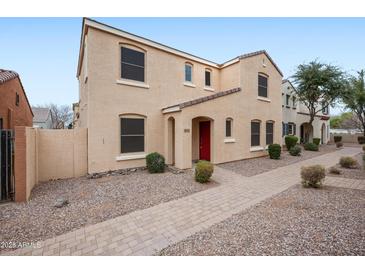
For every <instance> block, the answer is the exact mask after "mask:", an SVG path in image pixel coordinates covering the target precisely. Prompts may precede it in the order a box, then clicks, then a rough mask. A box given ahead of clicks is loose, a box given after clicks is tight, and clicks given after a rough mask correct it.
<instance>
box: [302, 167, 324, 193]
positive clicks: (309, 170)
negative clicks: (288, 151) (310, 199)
mask: <svg viewBox="0 0 365 274" xmlns="http://www.w3.org/2000/svg"><path fill="white" fill-rule="evenodd" d="M300 175H301V177H302V185H303V186H304V187H314V188H318V187H321V186H322V182H323V180H324V178H325V177H326V169H325V168H324V166H321V165H314V166H307V167H302V169H301V172H300Z"/></svg>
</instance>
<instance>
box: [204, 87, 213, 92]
mask: <svg viewBox="0 0 365 274" xmlns="http://www.w3.org/2000/svg"><path fill="white" fill-rule="evenodd" d="M204 90H207V91H215V90H214V88H211V87H204Z"/></svg>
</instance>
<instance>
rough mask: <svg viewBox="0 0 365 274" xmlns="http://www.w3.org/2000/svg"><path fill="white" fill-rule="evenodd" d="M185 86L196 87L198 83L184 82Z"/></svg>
mask: <svg viewBox="0 0 365 274" xmlns="http://www.w3.org/2000/svg"><path fill="white" fill-rule="evenodd" d="M184 86H186V87H189V88H195V87H196V85H194V84H193V83H190V82H184Z"/></svg>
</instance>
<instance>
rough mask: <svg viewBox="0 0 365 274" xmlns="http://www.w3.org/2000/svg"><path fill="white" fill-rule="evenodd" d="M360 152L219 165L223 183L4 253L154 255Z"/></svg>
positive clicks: (217, 174)
mask: <svg viewBox="0 0 365 274" xmlns="http://www.w3.org/2000/svg"><path fill="white" fill-rule="evenodd" d="M358 152H359V149H358V148H344V149H342V150H338V151H336V152H333V153H329V154H324V155H321V156H318V157H316V158H312V159H309V160H305V161H302V162H299V163H295V164H292V165H289V166H286V167H281V168H277V169H275V170H272V171H269V172H265V173H262V174H258V175H256V176H253V177H244V176H241V175H239V174H237V173H234V172H232V171H229V170H226V169H223V168H221V167H217V166H216V167H215V172H214V176H213V179H214V180H216V181H217V182H219V183H220V184H221V185H220V186H218V187H215V188H211V189H209V190H205V191H201V192H198V193H195V194H193V195H190V196H187V197H184V198H181V199H177V200H174V201H170V202H167V203H163V204H159V205H156V206H154V207H150V208H147V209H144V210H138V211H134V212H132V213H130V214H127V215H123V216H120V217H117V218H114V219H111V220H107V221H104V222H101V223H98V224H94V225H90V226H86V227H84V228H80V229H77V230H75V231H72V232H69V233H66V234H63V235H60V236H57V237H55V238H51V239H48V240H45V241H43V242H41V248H23V249H18V250H15V251H12V252H7V253H5V254H3V255H152V254H154V253H155V252H157V251H159V250H160V249H162V248H164V247H166V246H168V245H169V244H172V243H175V242H178V241H180V240H183V239H184V238H186V237H188V236H189V235H192V234H194V233H196V232H198V231H200V230H202V229H205V228H208V227H210V226H211V225H213V224H215V223H218V222H221V221H223V220H224V219H226V218H228V217H230V216H231V215H233V214H235V213H238V212H240V211H242V210H244V209H246V208H248V207H250V206H251V205H254V204H256V203H258V202H260V201H262V200H264V199H266V198H269V197H270V196H272V195H275V194H277V193H280V192H282V191H284V190H285V189H287V188H288V187H290V186H292V185H294V184H297V183H298V182H299V181H300V178H299V172H300V167H301V166H303V165H310V164H323V165H325V166H326V167H330V166H333V165H334V164H336V163H337V162H338V160H339V158H340V156H343V155H355V154H357V153H358ZM334 179H336V178H334ZM330 180H331V179H330Z"/></svg>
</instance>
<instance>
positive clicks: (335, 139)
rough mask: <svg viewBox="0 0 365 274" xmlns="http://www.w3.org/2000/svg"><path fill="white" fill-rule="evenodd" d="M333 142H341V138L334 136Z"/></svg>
mask: <svg viewBox="0 0 365 274" xmlns="http://www.w3.org/2000/svg"><path fill="white" fill-rule="evenodd" d="M333 140H334V141H335V143H337V142H341V141H342V136H334V137H333Z"/></svg>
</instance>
